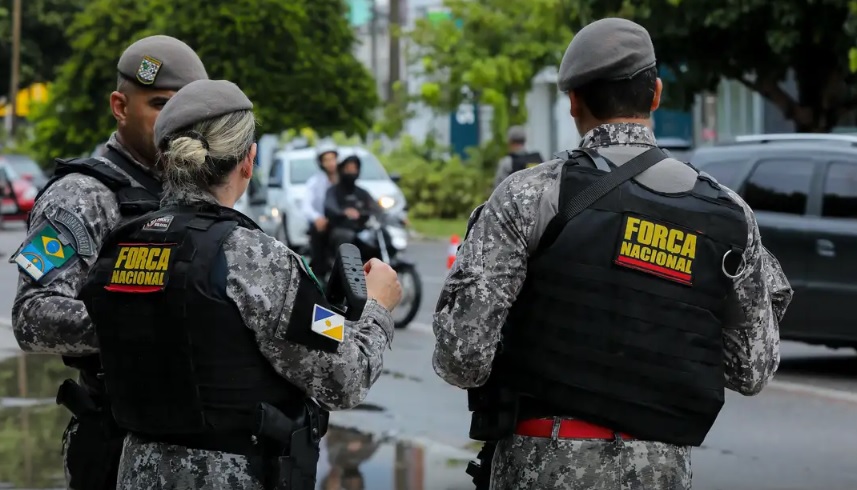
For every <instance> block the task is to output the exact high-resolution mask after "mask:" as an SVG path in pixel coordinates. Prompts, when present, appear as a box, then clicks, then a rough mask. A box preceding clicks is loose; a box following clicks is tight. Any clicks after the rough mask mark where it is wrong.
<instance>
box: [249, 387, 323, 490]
mask: <svg viewBox="0 0 857 490" xmlns="http://www.w3.org/2000/svg"><path fill="white" fill-rule="evenodd" d="M328 416H329V414H328V412H327V411H326V410H324V409H322V408H321V407H319V405H318V404H317V403H315V402H314V401H313V400H309V399H308V400H307V403H306V407H305V410H304V412H303V413H302V414H301V415H300V416H299V417H297V418H295V419H291V418H289V417H287V416H286V415H284V414H283V413H282V412H281V411H279V410H278V409H277V408H275V407H273V406H271V405H269V404H267V403H264V402H263V403H260V404H259V405H258V406H257V410H256V430H257V437H260V438H261V440H262V444H263V448H265V449H263V456H262V458H263V460H264V461H263V467H264V474H265V477H264V482H263V484H264V486H265V489H266V490H315V487H316V468H317V466H318V458H319V452H320V451H319V442H320V441H321V438H322V437H323V436H324V434H325V433H327V427H328Z"/></svg>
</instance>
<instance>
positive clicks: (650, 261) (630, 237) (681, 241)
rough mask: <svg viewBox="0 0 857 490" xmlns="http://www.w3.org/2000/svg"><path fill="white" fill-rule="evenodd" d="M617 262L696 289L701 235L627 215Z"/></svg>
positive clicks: (663, 223)
mask: <svg viewBox="0 0 857 490" xmlns="http://www.w3.org/2000/svg"><path fill="white" fill-rule="evenodd" d="M621 230H622V231H621V233H620V236H619V247H618V251H617V252H616V258H615V260H614V262H615V263H616V264H617V265H620V266H623V267H628V268H631V269H635V270H638V271H641V272H646V273H648V274H652V275H655V276H658V277H660V278H662V279H667V280H670V281H674V282H677V283H680V284H684V285H687V286H691V285H693V261H694V260H695V259H696V243H697V238H698V237H697V233H693V232H691V231H688V230H685V229H682V228H679V227H677V226H675V225H672V224H668V223H665V222H662V221H655V220H652V219H647V218H643V217H641V216H634V215H630V214H629V215H626V216H625V220H624V223H623V225H622V229H621Z"/></svg>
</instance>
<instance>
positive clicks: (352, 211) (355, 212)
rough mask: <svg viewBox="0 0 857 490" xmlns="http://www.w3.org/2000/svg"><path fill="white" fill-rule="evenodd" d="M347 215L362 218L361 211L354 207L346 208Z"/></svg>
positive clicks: (352, 217)
mask: <svg viewBox="0 0 857 490" xmlns="http://www.w3.org/2000/svg"><path fill="white" fill-rule="evenodd" d="M345 216H348V217H349V218H351V219H360V211H358V210H356V209H354V208H347V209H346V210H345Z"/></svg>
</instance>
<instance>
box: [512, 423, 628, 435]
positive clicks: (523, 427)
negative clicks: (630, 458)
mask: <svg viewBox="0 0 857 490" xmlns="http://www.w3.org/2000/svg"><path fill="white" fill-rule="evenodd" d="M553 421H554V419H528V420H522V421H520V422H518V428H517V429H516V430H515V434H518V435H519V436H527V437H551V436H552V434H553ZM619 435H621V436H622V439H633V437H632V436H629V435H628V434H624V433H620V434H619ZM558 437H559V438H561V439H615V438H616V433H615V432H614V431H612V430H610V429H608V428H607V427H602V426H600V425H595V424H590V423H589V422H584V421H582V420H568V419H562V420H560V422H559V435H558Z"/></svg>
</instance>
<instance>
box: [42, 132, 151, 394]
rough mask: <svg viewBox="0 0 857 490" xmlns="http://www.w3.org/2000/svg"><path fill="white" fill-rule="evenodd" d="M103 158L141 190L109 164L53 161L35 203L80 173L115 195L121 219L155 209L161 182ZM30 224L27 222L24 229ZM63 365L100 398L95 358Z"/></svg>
mask: <svg viewBox="0 0 857 490" xmlns="http://www.w3.org/2000/svg"><path fill="white" fill-rule="evenodd" d="M104 158H106V159H108V160H110V162H111V163H113V164H114V165H116V166H117V167H119V168H121V169H122V170H123V171H124V172H126V173H127V174H128V175H130V176H131V177H133V178H134V180H136V181H137V183H138V184H140V185H141V186H142V187H136V186H133V185H132V184H131V180H130V179H129V178H128V177H127V176H125V175H123V174H122V173H121V172H117V171H116V170H114V169H113V168H111V167H110V166H109V165H107V164H105V163H104V162H103V161H101V160H99V159H97V158H74V159H69V160H62V159H57V160H56V169H55V170H54V174H53V176H52V177H51V179H50V180H48V182H47V184H45V187H44V188H42V190H40V191H39V193H38V194H37V195H36V200H38V199H39V197H41V196H42V194H44V193H45V191H47V190H48V188H49V187H50V186H51V185H53V184H54V183H55V182H57V181H58V180H60V179H61V178H63V177H65V176H66V175H69V174H75V173H79V174H83V175H87V176H89V177H92V178H94V179H96V180H98V181H99V182H101V183H102V184H104V185H105V186H106V187H107V188H108V189H110V190H111V191H113V192H114V193H115V194H116V199H117V201H118V202H119V212H120V213H121V214H122V218H123V219H130V218H133V217H136V216H141V215H143V214H145V213H148V212H151V211H154V210H157V209H158V206H159V204H160V200H161V194H162V193H163V188H162V187H161V183H160V182H159V181H158V180H157V179H155V178H154V177H152V176H150V175H148V174H146V173H145V172H143V170H141V169H140V168H138V167H137V166H136V165H135V164H133V163H132V162H129V161H128V159H127V158H126V157H125V156H124V155H123V154H122V153H120V152H118V151H116V150H114V149H112V148H111V149H109V150H108V151H107V153H105V155H104ZM29 225H30V221H29V217H28V219H27V228H28V229H29V227H30V226H29ZM62 359H63V363H64V364H65V365H66V366H69V367H72V368H76V369H78V370H80V381H81V383H82V384H83V385H85V386H86V387H88V388H89V391H90V393H91V394H92V395H93V396H95V397H96V398H100V397H101V396H102V395H103V393H102V392H103V386H102V383H101V381H99V380H98V379H97V373H98V371H99V370H100V369H101V362H100V361H99V359H98V355H88V356H80V357H70V356H62Z"/></svg>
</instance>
